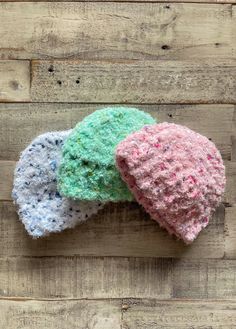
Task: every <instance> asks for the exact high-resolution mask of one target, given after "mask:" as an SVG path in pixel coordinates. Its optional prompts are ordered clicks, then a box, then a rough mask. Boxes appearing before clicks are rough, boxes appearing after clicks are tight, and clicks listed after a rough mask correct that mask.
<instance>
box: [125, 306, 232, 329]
mask: <svg viewBox="0 0 236 329" xmlns="http://www.w3.org/2000/svg"><path fill="white" fill-rule="evenodd" d="M122 319H123V328H124V329H190V328H194V329H203V328H204V329H208V328H209V329H210V328H214V329H233V328H235V323H236V303H235V302H225V301H221V302H214V301H213V302H205V301H199V302H190V301H188V302H183V301H175V302H163V301H156V300H153V301H148V300H147V301H145V300H143V301H139V300H137V301H131V302H130V303H129V302H127V311H126V312H124V314H123V318H122Z"/></svg>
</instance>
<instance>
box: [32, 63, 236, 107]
mask: <svg viewBox="0 0 236 329" xmlns="http://www.w3.org/2000/svg"><path fill="white" fill-rule="evenodd" d="M51 65H52V66H51ZM31 68H32V81H31V82H32V84H31V99H32V101H34V102H83V103H101V102H105V103H112V102H114V103H120V102H122V103H129V102H130V103H236V94H235V90H236V61H235V60H232V61H223V62H221V61H213V60H211V61H201V62H199V61H196V60H195V61H194V60H188V61H135V60H132V61H130V60H129V61H122V62H117V61H97V62H96V61H65V60H61V61H38V60H37V61H36V60H33V61H32V66H31ZM51 69H53V72H50V70H51Z"/></svg>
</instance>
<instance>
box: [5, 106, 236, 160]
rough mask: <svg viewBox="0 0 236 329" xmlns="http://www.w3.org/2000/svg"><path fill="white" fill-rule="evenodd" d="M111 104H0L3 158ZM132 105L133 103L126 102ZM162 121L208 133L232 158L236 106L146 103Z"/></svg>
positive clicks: (14, 155) (227, 157) (16, 154)
mask: <svg viewBox="0 0 236 329" xmlns="http://www.w3.org/2000/svg"><path fill="white" fill-rule="evenodd" d="M104 106H109V104H107V105H104V104H71V103H67V104H39V103H36V104H30V103H29V104H14V103H12V104H0V150H1V152H0V160H18V157H19V153H20V152H21V151H23V149H24V148H25V147H26V146H27V145H28V144H29V143H30V142H31V141H32V139H33V138H35V137H36V136H37V135H39V134H41V133H44V132H47V131H54V130H67V129H70V128H72V127H74V126H75V125H76V123H77V122H78V121H81V120H82V119H83V118H84V117H85V116H86V115H88V114H90V113H92V112H93V111H95V110H96V109H100V108H102V107H104ZM127 106H132V105H127ZM135 106H136V107H138V108H140V109H142V110H144V111H147V112H148V113H150V114H151V115H152V116H153V117H155V118H156V119H157V120H158V121H159V122H161V121H168V122H175V123H178V124H182V125H186V126H188V127H189V128H191V129H194V130H195V131H197V132H199V133H201V134H203V135H206V136H207V137H208V138H210V139H211V140H212V141H213V142H214V143H215V144H216V145H217V147H218V148H219V149H220V151H221V154H222V156H223V158H224V159H225V160H230V158H231V151H232V140H231V136H232V135H233V134H234V133H235V136H236V129H235V128H234V127H233V125H232V121H233V118H234V116H235V115H236V114H235V113H236V111H235V108H234V105H222V104H221V105H215V104H212V105H171V104H170V105H144V104H137V105H135Z"/></svg>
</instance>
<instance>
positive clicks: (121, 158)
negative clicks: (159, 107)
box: [116, 123, 225, 243]
mask: <svg viewBox="0 0 236 329" xmlns="http://www.w3.org/2000/svg"><path fill="white" fill-rule="evenodd" d="M116 162H117V166H118V168H119V170H120V172H121V175H122V178H123V179H124V181H125V182H126V183H127V184H128V186H129V188H130V190H131V191H132V192H133V194H134V195H135V197H136V199H137V201H138V202H139V203H140V204H141V205H142V206H143V207H144V208H145V209H146V211H147V212H148V213H149V214H150V216H151V217H152V218H153V219H154V220H156V221H157V222H158V223H159V224H160V226H162V227H164V228H166V229H167V231H168V232H169V233H170V234H175V235H176V236H177V237H178V238H180V239H183V240H184V242H185V243H191V242H192V241H193V240H194V239H195V238H196V237H197V235H198V234H199V232H200V231H201V230H202V228H204V227H206V226H207V224H208V222H209V219H210V217H211V215H212V212H213V211H214V210H215V208H216V207H217V206H218V205H219V203H220V201H221V197H222V194H223V192H224V188H225V168H224V165H223V161H222V158H221V155H220V153H219V151H218V150H217V149H216V147H215V145H214V144H213V143H212V142H211V141H209V140H208V139H207V138H206V137H204V136H202V135H200V134H198V133H196V132H194V131H192V130H190V129H188V128H186V127H183V126H180V125H176V124H169V123H161V124H156V125H152V126H149V127H144V128H143V129H141V130H140V131H138V132H135V133H133V134H131V135H129V136H128V137H127V138H126V139H125V140H124V141H122V142H121V143H120V144H119V145H118V147H117V149H116Z"/></svg>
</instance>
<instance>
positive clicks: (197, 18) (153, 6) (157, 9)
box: [0, 0, 236, 60]
mask: <svg viewBox="0 0 236 329" xmlns="http://www.w3.org/2000/svg"><path fill="white" fill-rule="evenodd" d="M210 1H211V0H210ZM233 13H234V9H232V6H231V5H230V4H225V5H217V4H215V5H214V6H212V5H210V4H193V3H189V4H182V3H179V4H178V3H168V4H165V3H150V4H146V3H113V2H112V3H110V2H107V3H106V2H104V3H103V4H102V5H101V4H100V3H99V2H98V3H96V2H71V3H70V4H69V5H68V3H63V2H61V3H60V2H53V3H51V2H46V3H43V2H32V3H27V2H16V3H0V30H1V32H2V35H4V38H2V39H1V47H0V58H2V59H32V58H35V59H39V58H40V59H45V58H79V59H107V58H109V59H110V58H116V59H125V58H126V59H127V58H129V59H131V58H132V59H163V58H165V59H174V60H179V59H181V60H183V59H187V60H189V58H198V59H199V58H201V59H202V58H215V59H219V58H224V59H226V58H228V59H231V58H234V56H235V52H236V40H235V35H234V34H233V33H232V32H233V25H234V19H233ZM10 21H12V22H14V24H9V22H10ZM186 27H187V28H186ZM206 31H207V33H206Z"/></svg>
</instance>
